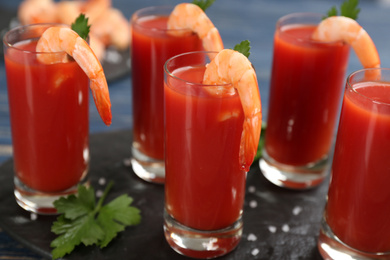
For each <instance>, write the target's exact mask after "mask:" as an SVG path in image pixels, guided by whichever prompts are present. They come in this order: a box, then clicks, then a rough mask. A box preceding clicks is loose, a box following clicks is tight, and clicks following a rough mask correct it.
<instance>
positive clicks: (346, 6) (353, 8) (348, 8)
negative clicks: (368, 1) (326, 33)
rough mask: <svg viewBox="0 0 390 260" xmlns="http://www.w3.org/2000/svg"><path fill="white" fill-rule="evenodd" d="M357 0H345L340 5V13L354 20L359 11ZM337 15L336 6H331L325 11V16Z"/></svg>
mask: <svg viewBox="0 0 390 260" xmlns="http://www.w3.org/2000/svg"><path fill="white" fill-rule="evenodd" d="M358 5H359V0H346V1H344V2H343V3H342V4H341V6H340V15H341V16H345V17H349V18H352V19H354V20H356V19H357V18H358V14H359V12H360V8H358ZM337 15H339V13H338V11H337V8H336V6H332V7H331V8H330V9H329V11H328V12H327V16H326V17H325V18H327V17H331V16H337Z"/></svg>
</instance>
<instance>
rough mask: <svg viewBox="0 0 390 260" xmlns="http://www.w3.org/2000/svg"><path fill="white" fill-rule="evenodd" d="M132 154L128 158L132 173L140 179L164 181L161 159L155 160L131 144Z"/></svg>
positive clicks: (153, 181)
mask: <svg viewBox="0 0 390 260" xmlns="http://www.w3.org/2000/svg"><path fill="white" fill-rule="evenodd" d="M131 151H132V155H133V157H132V158H131V159H130V162H131V166H132V168H133V171H134V173H135V174H136V175H137V176H138V177H140V178H141V179H143V180H145V181H148V182H152V183H159V184H163V183H164V182H165V164H164V161H163V160H156V159H153V158H150V157H148V156H147V155H145V154H143V153H141V152H140V151H139V150H138V149H137V148H135V147H134V146H132V149H131Z"/></svg>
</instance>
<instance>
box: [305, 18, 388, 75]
mask: <svg viewBox="0 0 390 260" xmlns="http://www.w3.org/2000/svg"><path fill="white" fill-rule="evenodd" d="M312 39H313V40H317V41H343V42H345V43H347V44H349V45H350V46H351V47H352V48H353V49H354V51H355V53H356V56H357V57H358V59H359V60H360V62H361V64H362V65H363V67H364V68H379V67H380V58H379V54H378V51H377V49H376V46H375V44H374V42H373V40H372V39H371V37H370V36H369V34H368V33H367V32H366V31H365V30H364V29H363V28H362V27H361V26H360V25H359V24H358V23H357V22H356V21H355V20H353V19H351V18H348V17H344V16H331V17H328V18H326V19H324V20H323V21H322V22H321V23H320V24H319V25H318V26H317V28H316V30H315V31H314V32H313V35H312Z"/></svg>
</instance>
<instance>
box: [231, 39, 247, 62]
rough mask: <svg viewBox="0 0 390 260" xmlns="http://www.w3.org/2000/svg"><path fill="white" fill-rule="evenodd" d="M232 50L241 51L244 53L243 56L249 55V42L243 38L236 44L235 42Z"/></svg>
mask: <svg viewBox="0 0 390 260" xmlns="http://www.w3.org/2000/svg"><path fill="white" fill-rule="evenodd" d="M233 50H235V51H238V52H241V53H242V54H244V55H245V57H247V58H248V57H249V55H250V54H251V53H250V50H251V42H250V41H248V40H244V41H242V42H240V43H238V44H236V46H234V48H233Z"/></svg>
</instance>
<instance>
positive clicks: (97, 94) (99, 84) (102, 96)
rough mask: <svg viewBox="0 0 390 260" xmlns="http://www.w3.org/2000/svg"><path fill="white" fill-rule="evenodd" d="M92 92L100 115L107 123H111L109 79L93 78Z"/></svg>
mask: <svg viewBox="0 0 390 260" xmlns="http://www.w3.org/2000/svg"><path fill="white" fill-rule="evenodd" d="M90 88H91V92H92V97H93V100H94V102H95V105H96V108H97V110H98V112H99V115H100V117H101V118H102V120H103V122H104V123H105V124H106V125H111V121H112V114H111V102H110V98H109V93H108V86H107V81H105V80H102V78H101V77H98V78H97V79H92V80H91V85H90Z"/></svg>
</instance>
